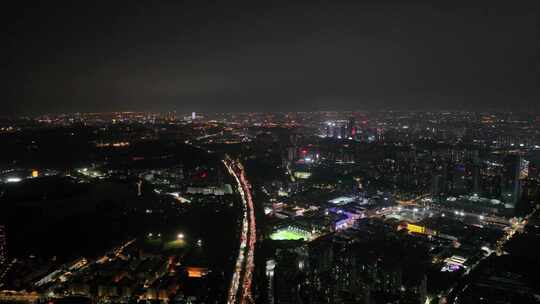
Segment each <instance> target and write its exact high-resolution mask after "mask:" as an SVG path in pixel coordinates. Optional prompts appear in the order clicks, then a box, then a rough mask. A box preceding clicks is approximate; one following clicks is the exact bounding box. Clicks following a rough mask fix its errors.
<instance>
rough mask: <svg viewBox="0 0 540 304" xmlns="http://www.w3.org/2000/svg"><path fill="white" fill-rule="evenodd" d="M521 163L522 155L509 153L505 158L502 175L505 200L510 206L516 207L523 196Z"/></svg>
mask: <svg viewBox="0 0 540 304" xmlns="http://www.w3.org/2000/svg"><path fill="white" fill-rule="evenodd" d="M521 163H522V158H521V156H520V155H508V156H507V157H506V158H505V159H504V172H503V176H502V191H503V200H504V201H505V203H506V204H507V205H508V207H515V206H516V204H517V202H518V201H519V200H520V198H521V180H520V173H521Z"/></svg>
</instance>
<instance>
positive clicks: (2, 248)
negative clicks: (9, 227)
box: [0, 225, 7, 267]
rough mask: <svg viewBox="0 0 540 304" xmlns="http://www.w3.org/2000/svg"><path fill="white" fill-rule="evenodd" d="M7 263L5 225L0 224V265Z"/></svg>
mask: <svg viewBox="0 0 540 304" xmlns="http://www.w3.org/2000/svg"><path fill="white" fill-rule="evenodd" d="M6 263H7V239H6V227H5V226H3V225H0V267H1V266H3V265H4V264H6Z"/></svg>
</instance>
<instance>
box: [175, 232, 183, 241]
mask: <svg viewBox="0 0 540 304" xmlns="http://www.w3.org/2000/svg"><path fill="white" fill-rule="evenodd" d="M176 238H178V239H179V240H183V239H184V234H183V233H179V234H178V235H177V236H176Z"/></svg>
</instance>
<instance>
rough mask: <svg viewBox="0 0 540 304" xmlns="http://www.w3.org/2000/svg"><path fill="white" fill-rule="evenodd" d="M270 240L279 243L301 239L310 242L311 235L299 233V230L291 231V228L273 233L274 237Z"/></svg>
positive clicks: (271, 236)
mask: <svg viewBox="0 0 540 304" xmlns="http://www.w3.org/2000/svg"><path fill="white" fill-rule="evenodd" d="M270 238H271V239H272V240H277V241H281V240H300V239H304V240H308V239H309V233H307V232H303V231H299V230H294V229H290V228H285V229H280V230H278V231H276V232H274V233H272V235H270Z"/></svg>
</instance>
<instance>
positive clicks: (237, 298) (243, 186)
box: [223, 159, 257, 304]
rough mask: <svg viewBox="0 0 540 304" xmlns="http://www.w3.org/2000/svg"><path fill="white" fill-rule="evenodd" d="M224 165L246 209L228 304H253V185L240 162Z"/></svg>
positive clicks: (254, 233) (255, 236)
mask: <svg viewBox="0 0 540 304" xmlns="http://www.w3.org/2000/svg"><path fill="white" fill-rule="evenodd" d="M223 164H224V165H225V167H226V168H227V170H228V171H229V173H230V174H231V175H232V176H233V177H234V179H235V181H236V184H237V189H238V192H239V193H240V197H241V200H242V204H243V207H244V212H243V217H242V231H241V234H240V240H239V241H240V242H239V243H240V244H239V250H238V257H237V258H236V263H235V270H234V273H233V276H232V279H231V285H230V288H229V294H228V297H227V303H229V304H235V303H241V304H243V303H252V302H253V300H252V295H251V284H252V278H253V269H254V268H255V262H254V259H255V243H256V242H257V232H256V223H255V211H254V207H253V199H252V197H251V191H250V188H251V185H250V184H249V181H248V180H247V178H246V175H245V171H244V168H243V166H242V164H241V163H240V162H238V161H232V160H230V159H227V160H224V161H223Z"/></svg>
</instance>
